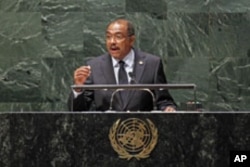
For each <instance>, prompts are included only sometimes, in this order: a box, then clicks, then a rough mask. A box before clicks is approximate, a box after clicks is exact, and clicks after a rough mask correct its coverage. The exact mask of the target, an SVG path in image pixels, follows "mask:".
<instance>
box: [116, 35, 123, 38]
mask: <svg viewBox="0 0 250 167" xmlns="http://www.w3.org/2000/svg"><path fill="white" fill-rule="evenodd" d="M115 37H116V39H122V38H123V36H122V35H121V34H117V35H116V36H115Z"/></svg>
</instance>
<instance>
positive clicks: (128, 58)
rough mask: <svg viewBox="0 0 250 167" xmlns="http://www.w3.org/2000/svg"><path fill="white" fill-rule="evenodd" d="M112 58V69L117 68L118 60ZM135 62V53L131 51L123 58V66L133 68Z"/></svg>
mask: <svg viewBox="0 0 250 167" xmlns="http://www.w3.org/2000/svg"><path fill="white" fill-rule="evenodd" d="M111 58H112V63H113V67H119V60H117V59H115V58H113V57H111ZM134 60H135V52H134V50H133V49H131V50H130V52H129V53H128V54H127V55H126V56H125V57H124V58H123V61H124V62H125V66H128V67H131V68H132V67H133V65H134Z"/></svg>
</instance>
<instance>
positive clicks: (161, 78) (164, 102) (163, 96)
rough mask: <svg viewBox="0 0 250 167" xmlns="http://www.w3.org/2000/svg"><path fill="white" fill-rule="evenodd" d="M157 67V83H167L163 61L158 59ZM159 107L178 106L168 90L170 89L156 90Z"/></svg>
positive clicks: (162, 108) (161, 108)
mask: <svg viewBox="0 0 250 167" xmlns="http://www.w3.org/2000/svg"><path fill="white" fill-rule="evenodd" d="M157 67H158V68H157V69H156V71H155V84H165V83H167V80H166V77H165V73H164V70H163V64H162V61H161V60H159V61H158V65H157ZM155 96H156V103H157V108H158V109H159V110H164V109H165V108H166V107H167V106H172V107H175V108H176V104H175V102H174V99H173V98H172V96H171V95H170V93H169V92H168V90H157V91H155Z"/></svg>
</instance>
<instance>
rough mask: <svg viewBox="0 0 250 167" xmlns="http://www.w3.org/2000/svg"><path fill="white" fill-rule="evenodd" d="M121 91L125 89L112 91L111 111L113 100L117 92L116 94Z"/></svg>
mask: <svg viewBox="0 0 250 167" xmlns="http://www.w3.org/2000/svg"><path fill="white" fill-rule="evenodd" d="M120 91H124V89H116V90H115V91H114V92H113V93H112V95H111V99H110V105H109V111H112V106H113V101H114V97H115V94H116V93H117V92H120Z"/></svg>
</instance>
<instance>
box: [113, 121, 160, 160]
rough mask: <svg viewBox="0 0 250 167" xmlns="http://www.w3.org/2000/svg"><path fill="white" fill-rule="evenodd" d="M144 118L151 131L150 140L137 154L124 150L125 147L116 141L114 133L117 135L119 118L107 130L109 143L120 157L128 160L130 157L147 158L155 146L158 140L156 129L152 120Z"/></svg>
mask: <svg viewBox="0 0 250 167" xmlns="http://www.w3.org/2000/svg"><path fill="white" fill-rule="evenodd" d="M134 119H135V118H134ZM146 120H147V123H148V125H149V129H150V132H151V140H150V141H149V143H148V144H147V145H145V144H144V146H143V149H142V150H141V151H140V152H138V153H137V154H131V153H129V151H128V150H126V148H125V147H123V146H121V145H120V144H119V143H118V141H117V138H116V135H117V129H118V128H119V125H120V119H118V120H117V121H116V122H115V123H114V124H113V126H112V127H111V128H110V130H109V140H110V143H111V145H112V147H113V149H114V150H115V151H116V152H117V153H118V155H119V157H120V158H121V159H127V160H130V159H131V158H133V157H134V158H136V159H137V160H140V159H142V158H148V157H149V154H150V153H151V151H152V150H153V149H154V148H155V146H156V144H157V141H158V130H157V128H156V127H155V125H154V124H153V122H152V121H150V120H149V119H146ZM141 121H142V120H141Z"/></svg>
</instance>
